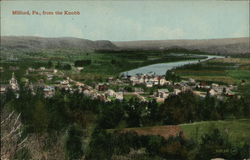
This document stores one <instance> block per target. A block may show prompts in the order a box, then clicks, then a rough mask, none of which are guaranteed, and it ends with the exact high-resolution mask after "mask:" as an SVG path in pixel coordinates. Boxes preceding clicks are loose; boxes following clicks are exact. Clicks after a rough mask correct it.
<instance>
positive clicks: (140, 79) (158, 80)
mask: <svg viewBox="0 0 250 160" xmlns="http://www.w3.org/2000/svg"><path fill="white" fill-rule="evenodd" d="M127 78H128V79H129V80H130V82H131V83H132V85H133V86H134V85H137V84H144V85H145V86H146V87H148V88H150V87H153V86H155V85H160V86H163V85H170V84H171V82H170V81H167V80H166V79H165V77H164V76H156V75H148V74H143V75H142V74H141V75H136V76H128V77H127Z"/></svg>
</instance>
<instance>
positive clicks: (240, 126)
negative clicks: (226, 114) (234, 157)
mask: <svg viewBox="0 0 250 160" xmlns="http://www.w3.org/2000/svg"><path fill="white" fill-rule="evenodd" d="M249 124H250V119H240V120H220V121H203V122H195V123H188V124H180V125H166V126H151V127H139V128H123V129H108V132H111V133H112V132H114V131H120V132H128V131H132V132H136V133H138V134H139V135H161V136H163V137H165V138H168V137H169V136H171V135H172V136H173V135H176V134H177V133H178V132H179V131H181V130H182V131H183V133H184V136H185V137H186V138H188V139H192V140H194V141H196V142H198V143H199V142H200V140H201V137H202V136H203V135H204V134H206V133H208V132H209V131H211V130H213V129H216V128H217V129H219V130H220V132H221V133H222V134H223V135H225V136H228V138H229V141H230V142H232V143H234V144H238V143H242V142H249V141H250V134H249V133H250V125H249Z"/></svg>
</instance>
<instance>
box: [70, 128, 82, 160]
mask: <svg viewBox="0 0 250 160" xmlns="http://www.w3.org/2000/svg"><path fill="white" fill-rule="evenodd" d="M82 136H83V131H82V129H81V128H80V127H79V126H78V125H76V124H74V125H72V126H70V127H69V130H68V132H67V139H66V151H67V156H68V158H69V160H75V159H80V158H81V157H82V156H83V148H82Z"/></svg>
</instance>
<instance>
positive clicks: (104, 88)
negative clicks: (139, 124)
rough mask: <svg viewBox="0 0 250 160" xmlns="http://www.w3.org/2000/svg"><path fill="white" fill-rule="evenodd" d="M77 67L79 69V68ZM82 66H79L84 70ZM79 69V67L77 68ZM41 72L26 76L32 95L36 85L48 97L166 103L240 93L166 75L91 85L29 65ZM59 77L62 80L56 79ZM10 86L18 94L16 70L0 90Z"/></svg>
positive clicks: (233, 88) (126, 77) (124, 77)
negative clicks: (32, 78) (185, 96)
mask: <svg viewBox="0 0 250 160" xmlns="http://www.w3.org/2000/svg"><path fill="white" fill-rule="evenodd" d="M77 69H78V68H77ZM82 69H83V68H80V70H82ZM78 70H79V69H78ZM32 74H34V75H36V74H39V75H42V76H43V77H44V79H46V82H50V83H45V82H44V79H40V80H38V82H36V83H31V82H29V79H25V82H24V84H25V87H28V88H29V89H30V90H31V91H32V93H33V94H36V93H35V90H36V89H37V88H41V89H43V92H44V96H45V97H47V98H49V97H52V96H53V95H54V94H55V91H56V90H64V91H68V92H70V93H73V92H78V93H83V94H84V95H85V96H88V97H90V98H91V99H98V100H101V101H104V102H109V101H112V100H120V101H121V100H124V99H126V97H129V98H131V97H137V98H138V99H140V100H141V101H149V100H152V99H155V100H156V101H157V102H159V103H162V102H164V101H165V100H166V99H167V98H168V97H169V96H171V95H178V94H179V93H181V92H185V91H191V92H193V93H194V94H195V95H198V96H199V97H201V98H204V97H206V95H207V94H209V95H210V96H214V97H216V98H218V99H219V100H223V99H225V98H226V97H230V96H231V97H232V96H238V97H239V98H240V95H237V86H236V85H220V84H217V83H211V84H208V83H206V82H202V81H196V80H194V79H192V78H189V79H188V80H180V81H179V82H174V81H172V80H168V79H166V77H165V76H159V75H155V74H152V73H151V74H137V75H134V76H130V75H121V76H119V77H117V78H114V77H109V78H108V79H107V80H106V82H99V83H98V82H93V83H92V84H91V85H87V84H84V83H83V82H79V81H75V80H73V79H71V78H70V77H65V76H64V73H63V72H62V71H58V70H57V69H47V68H45V67H40V68H38V69H34V68H28V69H27V70H26V75H32ZM56 77H60V78H61V80H57V81H53V82H52V80H53V79H55V78H56ZM8 88H10V89H12V90H13V91H15V92H16V93H18V90H19V83H18V81H17V80H16V78H15V74H14V72H13V73H12V78H11V79H10V80H9V84H8V85H1V89H0V92H1V93H4V92H6V91H7V89H8Z"/></svg>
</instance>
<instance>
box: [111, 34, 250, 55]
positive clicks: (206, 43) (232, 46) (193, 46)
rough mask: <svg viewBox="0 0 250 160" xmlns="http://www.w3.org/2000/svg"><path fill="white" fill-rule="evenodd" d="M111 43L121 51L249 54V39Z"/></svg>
mask: <svg viewBox="0 0 250 160" xmlns="http://www.w3.org/2000/svg"><path fill="white" fill-rule="evenodd" d="M113 43H114V44H115V45H116V46H117V47H119V48H120V49H123V50H167V49H173V48H181V49H188V50H200V51H203V52H209V53H218V54H246V53H249V54H250V42H249V37H246V38H226V39H208V40H152V41H151V40H145V41H123V42H113Z"/></svg>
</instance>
